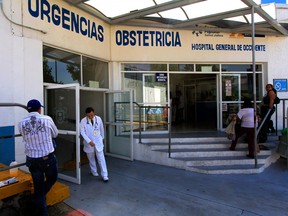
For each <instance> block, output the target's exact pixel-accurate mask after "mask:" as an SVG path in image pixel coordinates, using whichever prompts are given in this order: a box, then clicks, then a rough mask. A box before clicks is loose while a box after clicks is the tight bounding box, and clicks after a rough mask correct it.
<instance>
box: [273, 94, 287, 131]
mask: <svg viewBox="0 0 288 216" xmlns="http://www.w3.org/2000/svg"><path fill="white" fill-rule="evenodd" d="M281 105H282V106H281ZM287 109H288V98H283V99H280V103H279V104H276V105H275V125H276V135H278V115H279V114H280V115H281V116H282V128H286V127H288V122H287V115H288V114H287V112H286V110H287ZM280 119H281V118H280Z"/></svg>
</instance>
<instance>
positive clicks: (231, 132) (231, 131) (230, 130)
mask: <svg viewBox="0 0 288 216" xmlns="http://www.w3.org/2000/svg"><path fill="white" fill-rule="evenodd" d="M235 125H236V121H231V122H230V123H229V124H228V126H227V127H226V128H225V133H226V134H227V138H228V139H229V140H234V139H235V135H236V134H235Z"/></svg>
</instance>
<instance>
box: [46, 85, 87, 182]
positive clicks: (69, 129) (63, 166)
mask: <svg viewBox="0 0 288 216" xmlns="http://www.w3.org/2000/svg"><path fill="white" fill-rule="evenodd" d="M78 101H79V85H78V84H67V85H54V86H46V87H45V112H46V114H47V115H49V116H51V117H52V118H53V120H54V122H55V124H56V126H57V128H58V130H59V134H58V136H57V138H56V143H57V147H56V150H55V154H56V157H57V161H58V171H59V178H61V179H63V180H67V181H70V182H73V183H77V184H80V183H81V166H80V138H79V137H80V130H79V123H80V116H79V113H80V109H79V102H78Z"/></svg>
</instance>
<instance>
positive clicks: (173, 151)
mask: <svg viewBox="0 0 288 216" xmlns="http://www.w3.org/2000/svg"><path fill="white" fill-rule="evenodd" d="M141 141H142V142H141V144H144V145H145V146H147V148H149V149H150V152H151V154H155V155H154V157H151V160H152V161H151V162H153V163H158V162H159V164H162V165H168V166H174V167H177V168H183V169H186V170H188V171H193V172H199V173H205V174H253V173H260V172H263V171H264V169H265V168H267V167H268V166H270V164H271V163H274V162H275V161H277V159H278V158H279V157H280V156H279V154H277V153H276V151H275V150H276V147H277V144H278V137H277V136H271V137H269V140H268V142H267V143H264V145H265V146H267V147H268V148H269V150H260V153H258V154H257V164H256V161H255V159H251V158H247V157H246V155H247V153H248V144H247V143H245V142H244V140H242V141H239V143H238V144H237V146H236V150H235V151H230V150H229V147H230V144H231V141H230V140H228V139H227V138H226V137H206V138H203V137H202V138H174V139H171V145H170V158H169V157H168V155H169V150H168V149H169V145H168V139H166V138H158V139H155V138H154V139H144V140H143V139H142V140H141ZM146 161H147V160H146ZM148 162H149V161H148ZM255 164H256V165H255Z"/></svg>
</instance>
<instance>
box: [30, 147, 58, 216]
mask: <svg viewBox="0 0 288 216" xmlns="http://www.w3.org/2000/svg"><path fill="white" fill-rule="evenodd" d="M26 166H27V167H28V168H29V171H30V173H31V176H32V179H33V184H34V199H35V200H34V204H35V211H36V213H35V215H39V216H40V215H41V216H48V210H47V205H46V194H47V193H48V191H49V190H50V189H51V188H52V186H53V185H54V184H55V182H56V181H57V177H58V170H57V160H56V157H55V155H54V154H53V153H51V154H49V156H46V157H43V158H30V157H26Z"/></svg>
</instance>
